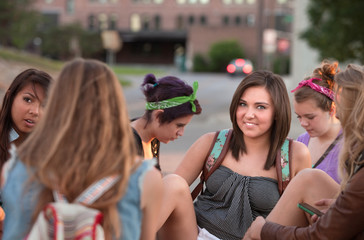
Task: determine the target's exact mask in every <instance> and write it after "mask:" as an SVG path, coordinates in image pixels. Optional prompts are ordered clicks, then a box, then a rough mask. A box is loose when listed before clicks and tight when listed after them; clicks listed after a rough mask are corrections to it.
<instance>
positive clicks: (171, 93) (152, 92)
mask: <svg viewBox="0 0 364 240" xmlns="http://www.w3.org/2000/svg"><path fill="white" fill-rule="evenodd" d="M141 87H142V91H143V93H144V96H145V99H146V101H147V102H157V101H162V100H166V99H170V98H174V97H179V96H189V95H191V94H192V93H193V89H192V87H191V86H190V85H188V84H187V83H186V82H184V81H182V80H181V79H179V78H177V77H174V76H166V77H162V78H160V79H158V80H157V79H156V77H155V76H154V75H153V74H147V75H146V76H145V78H144V82H143V84H142V85H141ZM194 104H195V105H196V112H193V111H192V105H191V103H190V102H186V103H184V104H181V105H179V106H175V107H171V108H166V109H164V112H163V113H161V114H160V115H159V116H158V119H159V122H160V124H164V123H170V122H172V121H173V120H175V119H177V118H180V117H185V116H188V115H193V114H200V113H201V111H202V108H201V106H200V104H199V102H198V100H197V99H196V100H195V101H194ZM152 111H153V110H146V111H145V117H146V119H147V123H149V122H150V121H151V116H152Z"/></svg>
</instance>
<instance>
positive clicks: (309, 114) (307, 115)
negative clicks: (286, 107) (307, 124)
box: [294, 112, 316, 117]
mask: <svg viewBox="0 0 364 240" xmlns="http://www.w3.org/2000/svg"><path fill="white" fill-rule="evenodd" d="M294 113H295V114H296V115H298V116H305V117H311V116H316V114H314V113H306V114H303V115H299V114H298V113H296V112H294Z"/></svg>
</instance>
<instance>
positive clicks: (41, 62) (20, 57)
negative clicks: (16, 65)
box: [0, 47, 64, 71]
mask: <svg viewBox="0 0 364 240" xmlns="http://www.w3.org/2000/svg"><path fill="white" fill-rule="evenodd" d="M0 57H1V58H3V59H5V60H9V61H14V62H21V63H25V64H29V65H33V66H35V67H39V68H42V69H49V70H50V71H60V70H61V69H62V66H63V64H64V63H63V62H61V61H55V60H51V59H48V58H44V57H40V56H38V55H34V54H30V53H27V52H25V51H19V50H14V49H8V48H2V47H0Z"/></svg>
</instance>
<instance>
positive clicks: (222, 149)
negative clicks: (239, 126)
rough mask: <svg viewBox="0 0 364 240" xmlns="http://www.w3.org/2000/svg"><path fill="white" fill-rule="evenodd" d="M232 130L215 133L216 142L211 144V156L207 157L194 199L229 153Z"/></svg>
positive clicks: (193, 194)
mask: <svg viewBox="0 0 364 240" xmlns="http://www.w3.org/2000/svg"><path fill="white" fill-rule="evenodd" d="M232 132H233V130H232V129H223V130H221V131H217V132H216V133H215V137H214V140H213V141H212V143H211V147H210V150H209V154H208V155H207V157H206V160H205V164H204V168H203V170H202V173H201V176H200V183H199V184H198V185H197V186H196V187H195V189H194V190H193V191H192V193H191V195H192V199H195V198H196V197H197V195H198V194H199V193H200V192H202V191H203V184H204V182H206V181H207V179H208V178H209V177H210V175H211V174H212V173H213V172H214V171H215V170H216V169H217V168H218V167H219V166H220V165H221V163H222V160H223V159H224V157H225V155H226V153H227V151H228V150H229V142H230V139H231V134H232Z"/></svg>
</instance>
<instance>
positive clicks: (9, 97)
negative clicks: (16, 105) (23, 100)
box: [0, 69, 52, 169]
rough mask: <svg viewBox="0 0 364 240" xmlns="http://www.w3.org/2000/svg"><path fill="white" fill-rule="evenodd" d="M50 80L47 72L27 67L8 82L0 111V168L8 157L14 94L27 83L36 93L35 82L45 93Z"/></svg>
mask: <svg viewBox="0 0 364 240" xmlns="http://www.w3.org/2000/svg"><path fill="white" fill-rule="evenodd" d="M51 82H52V77H51V76H50V75H49V74H48V73H45V72H43V71H40V70H36V69H27V70H25V71H23V72H21V73H20V74H19V75H18V76H16V77H15V79H14V80H13V82H12V83H11V84H10V86H9V88H8V90H7V91H6V93H5V96H4V99H3V103H2V107H1V111H0V169H2V166H3V164H4V163H5V162H6V160H7V159H8V158H9V152H8V150H9V147H10V140H9V134H10V130H11V128H12V127H13V120H12V117H11V108H12V106H13V102H14V98H15V96H16V95H17V94H18V92H19V91H21V90H22V89H23V88H24V87H25V86H26V85H28V84H29V83H30V84H32V86H33V89H34V92H35V94H36V95H37V92H36V91H35V85H36V84H38V85H40V86H41V87H42V88H43V90H44V93H45V94H46V95H47V91H48V87H49V85H50V83H51ZM36 97H38V96H36Z"/></svg>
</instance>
